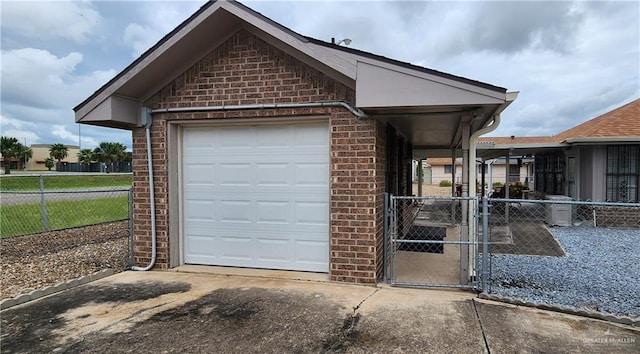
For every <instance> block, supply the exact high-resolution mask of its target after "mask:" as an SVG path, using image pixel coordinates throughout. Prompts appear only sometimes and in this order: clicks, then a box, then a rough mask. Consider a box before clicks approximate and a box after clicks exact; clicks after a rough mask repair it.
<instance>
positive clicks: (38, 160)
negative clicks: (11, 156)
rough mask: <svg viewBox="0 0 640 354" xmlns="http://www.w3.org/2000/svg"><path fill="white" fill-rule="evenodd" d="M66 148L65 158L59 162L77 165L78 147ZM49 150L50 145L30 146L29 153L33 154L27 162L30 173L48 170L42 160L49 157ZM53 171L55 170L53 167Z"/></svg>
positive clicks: (68, 146)
mask: <svg viewBox="0 0 640 354" xmlns="http://www.w3.org/2000/svg"><path fill="white" fill-rule="evenodd" d="M66 146H67V149H68V151H67V157H65V158H64V159H63V160H62V161H61V162H62V163H77V162H78V153H79V152H80V147H79V146H77V145H66ZM50 148H51V144H31V151H32V152H33V157H32V158H31V159H29V161H28V162H27V170H31V171H46V170H48V168H46V167H45V166H44V160H45V159H46V158H47V157H49V149H50ZM53 169H54V170H55V167H54V168H53Z"/></svg>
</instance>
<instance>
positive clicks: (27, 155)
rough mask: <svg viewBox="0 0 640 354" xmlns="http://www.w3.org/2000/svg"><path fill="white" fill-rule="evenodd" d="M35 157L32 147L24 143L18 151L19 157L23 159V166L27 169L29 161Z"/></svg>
mask: <svg viewBox="0 0 640 354" xmlns="http://www.w3.org/2000/svg"><path fill="white" fill-rule="evenodd" d="M32 157H33V150H31V148H30V147H26V146H24V145H22V149H21V151H20V152H19V153H18V158H20V161H22V166H24V168H25V169H26V166H27V162H28V161H29V160H30V159H31V158H32Z"/></svg>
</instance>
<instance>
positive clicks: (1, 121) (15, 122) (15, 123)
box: [0, 115, 37, 131]
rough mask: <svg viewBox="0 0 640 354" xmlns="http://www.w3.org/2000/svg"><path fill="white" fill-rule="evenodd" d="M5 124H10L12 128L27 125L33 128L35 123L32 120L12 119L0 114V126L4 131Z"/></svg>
mask: <svg viewBox="0 0 640 354" xmlns="http://www.w3.org/2000/svg"><path fill="white" fill-rule="evenodd" d="M7 126H12V127H14V128H18V129H22V128H27V127H31V128H35V127H36V126H37V125H36V124H34V123H32V122H27V121H23V120H19V119H13V118H9V117H5V116H3V115H0V127H2V130H3V131H4V129H6V127H7Z"/></svg>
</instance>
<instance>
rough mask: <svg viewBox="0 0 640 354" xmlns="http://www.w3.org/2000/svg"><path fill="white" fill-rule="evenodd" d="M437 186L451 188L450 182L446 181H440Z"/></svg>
mask: <svg viewBox="0 0 640 354" xmlns="http://www.w3.org/2000/svg"><path fill="white" fill-rule="evenodd" d="M439 186H440V187H451V181H447V180H446V179H445V180H442V181H440V184H439Z"/></svg>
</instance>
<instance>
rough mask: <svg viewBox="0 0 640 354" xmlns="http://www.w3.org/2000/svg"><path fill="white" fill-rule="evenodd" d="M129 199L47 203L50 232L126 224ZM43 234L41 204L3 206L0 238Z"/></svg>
mask: <svg viewBox="0 0 640 354" xmlns="http://www.w3.org/2000/svg"><path fill="white" fill-rule="evenodd" d="M128 208H129V202H128V196H126V195H123V196H118V197H109V198H96V199H85V200H66V201H57V202H47V215H48V219H49V230H50V231H51V230H60V229H66V228H70V227H77V226H85V225H92V224H97V223H103V222H109V221H116V220H124V219H127V218H128V217H129V213H128ZM38 232H43V229H42V211H41V207H40V203H35V204H20V205H9V206H0V236H1V237H11V236H17V235H26V234H33V233H38Z"/></svg>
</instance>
